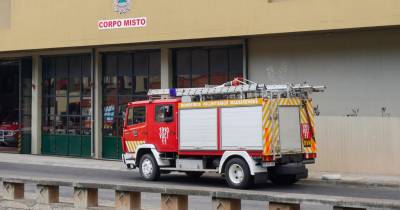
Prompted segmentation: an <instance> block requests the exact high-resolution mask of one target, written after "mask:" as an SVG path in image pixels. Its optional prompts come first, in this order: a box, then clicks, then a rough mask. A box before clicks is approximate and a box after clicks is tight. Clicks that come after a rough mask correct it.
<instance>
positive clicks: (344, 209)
mask: <svg viewBox="0 0 400 210" xmlns="http://www.w3.org/2000/svg"><path fill="white" fill-rule="evenodd" d="M333 210H366V208H349V207H339V206H334V207H333Z"/></svg>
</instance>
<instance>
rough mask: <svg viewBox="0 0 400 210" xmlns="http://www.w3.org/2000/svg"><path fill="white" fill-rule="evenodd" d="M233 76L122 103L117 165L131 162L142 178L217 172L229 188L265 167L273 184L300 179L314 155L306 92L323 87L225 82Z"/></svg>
mask: <svg viewBox="0 0 400 210" xmlns="http://www.w3.org/2000/svg"><path fill="white" fill-rule="evenodd" d="M234 82H235V83H237V81H234ZM234 82H231V83H229V84H230V85H224V86H218V87H213V88H203V89H202V88H188V89H166V90H151V91H150V92H149V100H146V101H137V102H132V103H129V104H128V106H127V109H126V116H125V123H124V130H123V136H122V147H123V151H124V153H123V155H122V160H123V162H124V164H126V166H127V167H128V168H130V169H133V168H136V167H138V168H139V172H140V175H141V177H142V178H143V179H144V180H156V179H158V178H159V177H160V175H161V174H162V173H169V172H171V171H178V172H185V173H186V174H187V175H188V176H191V177H200V176H201V175H202V174H203V173H205V172H215V173H219V174H224V175H225V179H226V181H227V183H228V185H229V186H231V187H233V188H248V187H250V186H251V185H252V184H253V179H254V176H255V175H256V174H259V173H267V174H268V177H269V179H270V180H271V181H272V182H273V183H276V184H292V183H295V182H296V181H298V180H299V179H301V178H306V177H307V175H308V171H307V169H306V167H305V164H310V163H314V161H315V158H316V145H315V127H314V126H315V125H314V124H315V123H314V114H313V107H312V103H311V99H310V98H309V97H308V93H309V92H310V91H311V92H317V91H320V90H321V89H323V88H321V87H320V88H316V87H312V86H308V85H303V86H301V87H302V88H300V86H296V87H295V86H290V85H286V86H274V87H272V86H269V87H267V86H265V85H262V86H261V85H259V84H252V85H248V84H241V85H233V86H232V84H235V83H234ZM296 88H297V89H296ZM233 89H234V90H233ZM275 89H276V90H284V91H274V90H275ZM306 89H307V90H306ZM206 92H207V93H209V95H205V93H206ZM244 92H245V94H244ZM274 92H275V93H276V94H275V93H274ZM296 92H297V93H296ZM215 93H217V94H215ZM283 93H284V94H286V95H282V94H283ZM232 95H235V96H232ZM152 96H160V98H154V97H152ZM226 96H228V97H226Z"/></svg>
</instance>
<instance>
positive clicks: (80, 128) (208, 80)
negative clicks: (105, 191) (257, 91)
mask: <svg viewBox="0 0 400 210" xmlns="http://www.w3.org/2000/svg"><path fill="white" fill-rule="evenodd" d="M399 24H400V2H399V1H397V0H383V1H374V0H354V1H351V2H349V1H346V0H335V1H333V0H304V1H299V0H252V1H248V0H235V1H229V0H218V1H216V0H203V1H180V0H170V1H156V2H154V1H146V0H134V1H126V0H124V1H114V0H87V1H78V0H59V1H51V0H37V1H29V0H0V70H1V68H3V69H6V68H9V67H8V66H10V64H9V63H10V62H13V63H14V65H13V68H15V70H16V71H18V72H20V73H19V78H20V79H19V80H18V79H17V80H18V81H19V83H20V91H19V92H20V94H19V107H20V110H23V111H21V113H22V114H21V117H20V119H21V120H20V125H21V127H22V128H23V131H24V135H23V138H22V139H23V140H22V145H21V147H23V148H24V149H23V150H21V151H23V152H25V153H33V154H54V155H66V156H82V157H93V158H111V159H116V158H119V157H120V153H121V145H120V141H119V138H120V136H121V134H122V126H123V125H122V121H123V119H122V116H123V112H124V108H125V105H126V104H127V103H128V102H129V101H135V100H141V99H144V98H145V95H146V92H147V90H149V89H152V88H170V87H200V86H204V85H206V84H210V85H216V84H221V83H223V82H226V81H228V80H231V79H233V78H235V77H245V78H248V79H250V80H253V81H256V82H260V83H269V84H271V83H272V84H277V83H301V82H305V81H307V82H309V83H312V84H322V85H327V87H328V89H327V91H326V93H324V94H320V95H315V104H316V105H317V106H318V107H317V110H318V112H319V113H320V119H321V122H325V121H329V122H325V123H326V125H328V124H329V123H332V121H330V120H333V121H335V120H336V121H338V122H340V121H343V120H348V117H358V118H359V119H360V120H362V119H361V118H363V117H366V118H368V120H370V121H373V122H375V120H373V119H377V120H381V118H382V117H386V118H391V120H394V121H395V122H394V123H389V125H390V126H394V127H395V126H397V125H398V124H396V123H398V121H397V120H398V118H399V117H400V109H399V108H398V107H400V99H399V97H396V95H398V93H397V90H399V89H400V83H398V82H397V80H398V79H399V78H400V67H399V66H400V27H399ZM0 108H1V107H0ZM346 116H348V117H346ZM371 119H372V120H371ZM324 120H325V121H324ZM355 123H357V122H355ZM322 124H323V123H322ZM324 125H325V124H323V125H321V126H322V127H320V128H319V130H320V132H321V133H323V134H326V132H327V131H328V130H329V129H331V128H330V127H329V128H328V127H324ZM367 126H368V123H367ZM338 129H339V128H338ZM358 129H360V131H364V130H367V128H366V127H360V128H358ZM332 132H333V131H332ZM335 132H344V131H342V130H337V131H335ZM349 132H350V131H349ZM352 132H355V131H352ZM389 132H390V133H391V134H392V135H390V136H389V137H385V138H387V139H386V141H389V142H391V141H393V143H392V144H391V145H392V146H395V148H396V147H397V148H398V149H400V144H399V143H398V142H397V141H395V139H396V136H398V133H397V129H395V128H393V129H392V130H389ZM365 135H368V133H367V134H365ZM331 136H332V135H324V138H323V139H322V140H321V144H322V145H321V150H320V151H321V153H322V152H324V149H325V148H326V146H325V145H328V144H324V142H328V141H335V139H334V138H332V137H331ZM342 136H343V135H342ZM377 136H379V135H377ZM331 138H332V139H331ZM360 138H363V137H360ZM391 139H392V140H391ZM366 141H367V140H366ZM371 141H374V140H373V139H372V140H371ZM344 144H345V143H344ZM340 145H341V144H339V143H338V144H337V146H338V147H340ZM331 146H332V145H331ZM342 146H343V145H342ZM365 150H368V148H367V149H365ZM382 150H384V149H382ZM349 152H351V151H349ZM327 153H328V151H327ZM361 153H362V152H361ZM322 159H324V158H323V157H322ZM322 165H323V163H322ZM398 168H400V167H398ZM323 169H324V168H323V167H322V168H321V170H323ZM365 170H369V168H366V169H365ZM390 173H399V174H400V171H394V172H390Z"/></svg>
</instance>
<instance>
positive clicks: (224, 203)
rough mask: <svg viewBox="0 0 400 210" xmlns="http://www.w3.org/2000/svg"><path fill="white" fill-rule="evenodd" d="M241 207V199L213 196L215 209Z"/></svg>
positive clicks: (234, 209) (237, 208)
mask: <svg viewBox="0 0 400 210" xmlns="http://www.w3.org/2000/svg"><path fill="white" fill-rule="evenodd" d="M241 208H242V205H241V200H240V199H227V198H214V197H213V198H212V209H213V210H240V209H241Z"/></svg>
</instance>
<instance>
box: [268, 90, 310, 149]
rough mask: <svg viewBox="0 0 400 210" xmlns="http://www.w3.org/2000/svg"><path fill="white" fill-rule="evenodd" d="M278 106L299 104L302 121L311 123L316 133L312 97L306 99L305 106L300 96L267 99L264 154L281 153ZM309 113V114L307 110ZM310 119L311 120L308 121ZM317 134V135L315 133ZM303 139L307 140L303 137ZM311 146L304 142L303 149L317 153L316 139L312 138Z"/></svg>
mask: <svg viewBox="0 0 400 210" xmlns="http://www.w3.org/2000/svg"><path fill="white" fill-rule="evenodd" d="M278 106H299V107H300V123H302V124H303V123H309V124H310V125H311V127H312V129H313V133H314V134H315V122H314V110H313V106H312V101H311V99H308V100H306V106H303V104H302V99H300V98H280V99H267V100H264V101H263V109H262V110H263V116H262V120H263V141H264V150H263V155H273V154H279V151H280V148H279V144H278V143H279V122H278V121H279V120H278V118H277V114H278V113H277V112H278ZM306 109H307V111H308V115H307V111H306ZM308 121H310V122H308ZM314 136H315V135H314ZM303 141H306V140H304V139H303ZM308 141H311V147H305V146H304V145H305V144H304V143H303V151H304V152H306V153H316V142H315V139H314V138H312V139H311V140H308Z"/></svg>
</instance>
